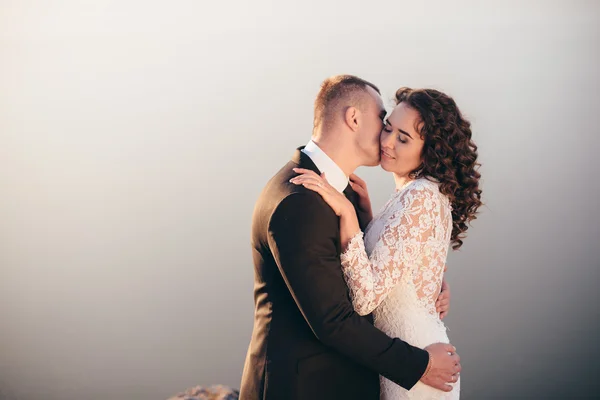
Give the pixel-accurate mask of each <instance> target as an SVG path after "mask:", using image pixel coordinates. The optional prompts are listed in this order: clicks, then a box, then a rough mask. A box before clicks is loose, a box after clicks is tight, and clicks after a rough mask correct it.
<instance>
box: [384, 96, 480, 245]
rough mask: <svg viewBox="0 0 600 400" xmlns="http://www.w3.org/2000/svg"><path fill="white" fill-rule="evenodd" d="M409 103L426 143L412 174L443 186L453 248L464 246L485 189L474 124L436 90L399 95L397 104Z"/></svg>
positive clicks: (441, 188) (416, 128)
mask: <svg viewBox="0 0 600 400" xmlns="http://www.w3.org/2000/svg"><path fill="white" fill-rule="evenodd" d="M399 103H405V104H406V105H408V106H409V107H410V108H413V109H414V110H416V111H417V112H418V113H419V116H420V120H419V121H417V124H416V126H415V130H416V131H417V132H419V134H420V135H421V137H422V138H423V139H424V140H425V144H424V145H423V154H422V156H423V163H422V164H421V166H420V167H419V168H418V169H417V170H415V171H412V174H413V175H415V174H417V175H419V176H421V177H424V178H427V179H430V180H435V181H437V182H439V183H440V192H442V193H443V194H445V195H446V196H448V198H449V199H450V202H451V204H452V225H453V228H452V237H451V241H452V248H453V249H454V250H457V249H458V248H460V247H461V246H462V244H463V241H462V239H464V237H465V232H466V231H467V223H469V222H470V221H471V220H474V219H476V218H477V216H476V214H477V209H478V208H479V207H480V206H481V204H482V202H481V189H479V178H480V177H481V174H480V173H479V172H478V171H477V169H478V168H479V165H480V164H479V163H478V162H477V146H476V145H475V143H474V142H473V141H472V140H471V123H470V122H469V121H467V120H466V119H465V118H463V116H462V114H461V112H460V110H459V109H458V106H457V105H456V103H455V102H454V100H453V99H452V98H451V97H449V96H447V95H445V94H444V93H442V92H439V91H437V90H434V89H410V88H407V87H402V88H400V89H398V90H397V91H396V104H399Z"/></svg>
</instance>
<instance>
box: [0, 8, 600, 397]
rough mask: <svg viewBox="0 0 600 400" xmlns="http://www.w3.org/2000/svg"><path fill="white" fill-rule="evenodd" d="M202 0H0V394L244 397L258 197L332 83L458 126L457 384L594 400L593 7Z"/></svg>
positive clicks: (597, 31)
mask: <svg viewBox="0 0 600 400" xmlns="http://www.w3.org/2000/svg"><path fill="white" fill-rule="evenodd" d="M217 3H218V2H214V1H213V2H206V3H204V2H197V1H173V2H166V1H165V2H157V1H141V0H140V1H95V2H93V3H92V2H81V1H75V0H71V1H47V2H44V1H0V193H1V195H0V196H1V198H0V221H1V222H0V398H2V399H15V400H30V399H31V400H34V399H46V400H71V399H89V400H106V399H110V400H113V399H114V400H121V399H123V400H125V399H128V400H134V399H140V400H141V399H144V400H146V399H164V398H166V397H168V396H169V395H171V394H173V393H176V392H178V391H180V390H183V389H185V388H187V387H190V386H194V385H197V384H202V385H209V384H214V383H222V384H227V385H231V386H233V387H238V386H239V380H240V376H241V369H242V364H243V360H244V356H245V351H246V346H247V344H248V340H249V338H250V332H251V326H252V310H253V304H252V264H251V257H250V247H249V227H250V217H251V213H252V209H253V204H254V201H255V200H256V198H257V196H258V194H259V192H260V190H261V188H262V186H263V185H264V183H265V182H266V181H267V179H268V178H269V177H270V176H271V175H272V174H273V173H275V172H276V171H277V170H278V169H279V167H280V166H281V165H283V164H284V163H285V162H286V161H287V160H288V159H289V157H290V156H291V155H292V153H293V151H294V149H295V148H296V147H297V146H299V145H303V144H305V143H306V142H307V141H308V139H309V137H310V132H311V123H312V101H313V98H314V96H315V95H316V93H317V90H318V86H319V84H320V82H321V81H322V80H323V79H324V78H326V77H327V76H329V75H333V74H337V73H351V74H356V75H359V76H361V77H363V78H365V79H368V80H370V81H372V82H374V83H375V84H377V85H379V87H380V88H381V89H382V91H383V93H384V97H385V100H386V103H387V104H389V105H390V106H391V105H392V103H391V98H392V96H393V93H394V91H395V90H396V89H397V88H398V87H400V86H403V85H407V86H413V87H420V86H428V87H434V88H437V89H440V90H443V91H445V92H447V93H448V94H450V95H452V96H454V97H455V99H456V101H457V102H458V104H459V105H460V107H461V108H462V110H463V111H464V113H465V114H466V116H468V117H469V118H470V119H471V121H472V123H473V130H474V133H475V140H476V142H477V143H478V144H479V146H480V158H481V161H482V163H483V167H482V170H481V171H482V173H483V177H484V179H483V183H482V185H483V189H484V198H485V202H486V206H485V207H484V208H483V209H482V213H481V215H480V218H479V219H478V220H477V221H475V223H474V224H473V228H472V229H471V230H469V237H468V238H467V240H466V244H465V246H464V248H463V250H462V251H460V252H458V253H454V254H452V255H451V257H450V259H449V271H448V278H449V281H450V283H451V286H452V293H453V299H452V310H451V313H450V316H449V317H448V319H447V324H448V326H449V329H450V331H449V334H450V337H451V339H452V341H453V343H454V344H455V345H456V346H457V347H458V349H459V353H460V354H461V356H462V360H463V366H464V370H463V398H464V399H488V398H540V399H542V398H546V399H547V398H577V397H580V396H581V397H582V396H584V395H586V394H587V395H590V393H592V392H595V393H600V386H599V384H598V376H599V373H598V369H597V368H598V367H597V359H598V357H600V346H599V345H598V340H599V338H598V330H599V328H600V322H599V320H600V317H599V307H598V304H599V303H600V296H599V294H598V290H597V286H598V283H599V275H600V274H599V267H600V243H599V242H600V241H599V239H598V237H599V234H600V228H599V226H600V225H599V223H600V212H599V211H598V204H599V200H598V195H599V194H600V193H599V184H598V172H599V168H598V164H599V163H598V150H599V146H600V138H599V132H598V125H599V124H600V112H599V106H600V101H599V100H600V74H599V72H598V71H600V67H599V65H598V60H599V58H598V56H599V52H600V28H599V25H600V6H599V3H598V2H595V1H566V0H565V1H541V0H540V1H527V2H521V1H503V2H500V1H498V2H495V3H494V4H493V3H491V2H479V1H437V2H418V1H411V2H402V1H385V2H380V3H375V2H374V3H368V2H365V1H344V2H339V3H338V2H330V3H328V2H314V4H311V2H306V1H305V2H302V5H300V2H298V4H295V5H283V3H284V2H275V1H273V2H269V1H266V0H260V1H253V2H242V1H237V2H222V3H219V4H217ZM359 173H360V174H362V175H363V177H364V178H365V179H366V180H367V182H368V183H369V185H370V190H371V193H372V198H373V202H374V205H375V206H376V207H378V206H381V205H382V203H383V202H384V201H385V200H386V199H387V196H388V195H389V193H390V191H391V189H392V187H393V182H392V180H391V178H390V177H389V176H387V175H386V174H385V173H384V172H383V171H382V170H380V169H379V168H372V169H360V170H359Z"/></svg>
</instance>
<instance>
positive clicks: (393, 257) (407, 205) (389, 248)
mask: <svg viewBox="0 0 600 400" xmlns="http://www.w3.org/2000/svg"><path fill="white" fill-rule="evenodd" d="M438 196H439V194H437V195H436V193H434V192H433V191H432V190H431V188H428V187H424V186H418V187H414V188H409V189H408V190H406V191H405V192H403V193H402V194H400V198H399V199H398V201H397V202H396V204H395V208H396V211H395V212H393V213H392V214H391V215H390V217H389V218H388V219H387V221H386V222H385V227H384V229H383V232H382V234H381V237H380V238H379V240H378V241H377V243H376V244H375V247H374V249H373V251H372V253H371V256H370V257H368V256H367V253H366V251H365V246H364V241H363V234H362V232H360V233H358V234H357V235H355V236H354V237H353V238H352V239H351V240H350V242H349V244H348V247H347V250H346V251H345V252H344V253H343V254H342V256H341V261H342V269H343V272H344V278H345V279H346V283H347V284H348V287H349V288H350V294H351V297H352V303H353V306H354V309H355V310H356V312H357V313H359V314H360V315H366V314H369V313H371V312H372V311H373V310H374V309H375V308H376V307H377V306H378V305H379V304H380V303H381V302H382V301H383V300H384V299H385V297H386V296H387V294H388V293H389V292H390V290H392V289H393V288H394V286H396V284H397V283H398V281H399V280H400V278H401V277H402V276H403V274H404V273H406V271H413V273H412V278H413V282H414V284H415V286H416V288H417V295H418V297H419V298H421V299H424V300H426V301H427V303H431V304H435V301H436V300H437V296H438V294H439V291H440V285H441V279H440V276H441V273H442V272H443V271H442V268H443V265H444V260H443V259H441V258H440V257H438V256H436V254H439V253H438V252H437V251H434V250H435V249H438V248H439V247H438V245H439V244H440V243H441V244H442V246H443V238H436V229H435V226H439V227H445V225H444V224H443V223H442V220H441V219H440V218H441V215H440V214H441V212H440V211H441V207H440V204H439V203H440V202H439V197H438ZM443 236H446V235H443ZM436 242H437V243H436ZM417 267H418V268H417ZM434 309H435V306H434Z"/></svg>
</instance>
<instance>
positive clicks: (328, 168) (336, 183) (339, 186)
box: [302, 140, 349, 193]
mask: <svg viewBox="0 0 600 400" xmlns="http://www.w3.org/2000/svg"><path fill="white" fill-rule="evenodd" d="M302 152H303V153H304V154H306V155H307V156H309V157H310V159H311V160H312V161H313V162H314V163H315V165H316V166H317V168H319V171H321V172H325V178H327V182H329V184H330V185H331V186H333V187H334V188H335V189H336V190H337V191H338V192H340V193H342V192H343V191H344V189H346V186H348V182H349V180H348V177H347V176H346V174H344V171H342V169H341V168H340V167H339V166H338V165H337V164H336V163H335V162H334V161H333V160H332V159H331V158H329V156H328V155H327V154H325V152H324V151H323V150H321V148H320V147H319V146H317V144H316V143H315V142H313V141H312V140H311V141H310V142H308V144H307V145H306V147H304V149H302Z"/></svg>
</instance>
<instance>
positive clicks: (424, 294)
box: [292, 88, 481, 400]
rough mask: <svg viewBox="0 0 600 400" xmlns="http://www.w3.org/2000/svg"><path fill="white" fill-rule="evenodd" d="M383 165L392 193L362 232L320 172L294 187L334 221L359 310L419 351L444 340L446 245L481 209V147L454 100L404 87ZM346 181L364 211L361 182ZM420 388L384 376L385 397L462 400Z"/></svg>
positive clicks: (302, 176)
mask: <svg viewBox="0 0 600 400" xmlns="http://www.w3.org/2000/svg"><path fill="white" fill-rule="evenodd" d="M380 145H381V167H382V168H383V169H384V170H385V171H388V172H391V173H392V174H393V176H394V180H395V182H396V191H395V192H394V193H393V194H392V196H391V198H390V199H389V201H388V202H387V203H386V204H385V206H384V207H383V209H382V210H381V211H380V212H379V213H378V214H377V215H375V217H374V218H373V219H372V221H371V222H370V223H369V225H368V227H367V229H366V230H365V233H364V235H363V232H361V230H360V228H359V225H358V219H357V216H356V212H355V210H354V207H353V205H352V204H351V203H350V201H349V200H348V199H346V197H345V196H344V195H343V194H341V193H339V192H338V191H336V190H335V189H334V188H333V187H331V186H330V185H329V184H328V183H327V181H326V179H325V177H324V176H318V175H317V174H315V173H314V172H312V171H309V170H297V171H296V172H298V173H299V175H298V176H297V177H296V178H294V179H293V180H292V182H293V183H295V184H298V185H304V186H305V187H307V188H309V189H311V190H314V191H316V192H317V193H319V194H320V195H321V196H322V197H323V199H324V200H325V201H326V202H327V203H328V204H329V205H330V206H331V207H332V209H333V210H334V211H335V212H336V214H337V215H338V216H339V217H340V231H341V240H342V248H343V249H344V251H343V254H342V255H341V260H342V268H343V272H344V277H345V278H346V282H347V283H348V287H349V288H350V293H351V296H352V303H353V305H354V308H355V310H356V311H357V312H358V313H359V314H361V315H366V314H369V313H371V312H373V315H374V319H375V326H376V327H378V328H379V329H381V330H382V331H384V332H385V333H387V334H388V335H390V336H392V337H399V338H401V339H402V340H404V341H406V342H408V343H410V344H412V345H414V346H418V347H421V348H424V347H426V346H428V345H429V344H432V343H436V342H445V343H449V339H448V336H447V334H446V327H445V325H444V324H443V323H442V321H441V319H440V317H439V315H438V313H437V312H436V307H435V301H436V299H437V297H438V294H439V292H440V288H441V284H442V279H443V273H444V266H445V263H446V257H447V254H448V247H449V246H450V245H452V247H453V249H455V250H456V249H458V248H460V247H461V245H462V243H463V241H462V239H464V234H465V232H466V230H467V223H468V222H470V221H471V220H473V219H475V218H476V216H475V214H476V212H477V209H478V208H479V206H480V205H481V200H480V199H481V190H480V189H479V178H480V174H479V173H478V172H477V170H476V169H477V167H478V163H477V146H476V145H475V144H474V143H473V141H472V140H471V129H470V123H469V122H468V121H467V120H465V119H464V118H463V117H462V115H461V113H460V111H459V109H458V107H457V105H456V103H455V102H454V100H453V99H451V98H450V97H448V96H447V95H445V94H444V93H441V92H439V91H436V90H432V89H414V90H413V89H409V88H401V89H399V90H398V91H397V92H396V106H395V108H394V110H393V112H392V113H391V114H390V116H389V118H388V120H387V121H386V123H385V127H384V129H383V131H382V132H381V136H380ZM350 184H351V185H352V187H353V189H354V190H355V191H356V192H357V193H358V194H359V196H360V198H361V204H363V205H370V201H369V197H368V192H367V189H366V185H365V184H364V182H363V181H362V180H360V179H358V177H356V176H355V175H353V176H352V177H351V180H350ZM459 390H460V379H459V378H457V380H456V382H455V383H454V384H453V389H452V391H450V392H442V391H440V390H437V389H434V388H432V387H430V386H427V385H425V384H423V383H422V382H418V383H417V384H416V385H415V386H414V387H413V388H412V389H411V390H410V391H407V390H405V389H403V388H402V387H400V386H398V385H396V384H395V383H393V382H391V381H389V380H387V379H386V378H383V377H382V378H381V398H382V399H394V400H396V399H458V398H459Z"/></svg>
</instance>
